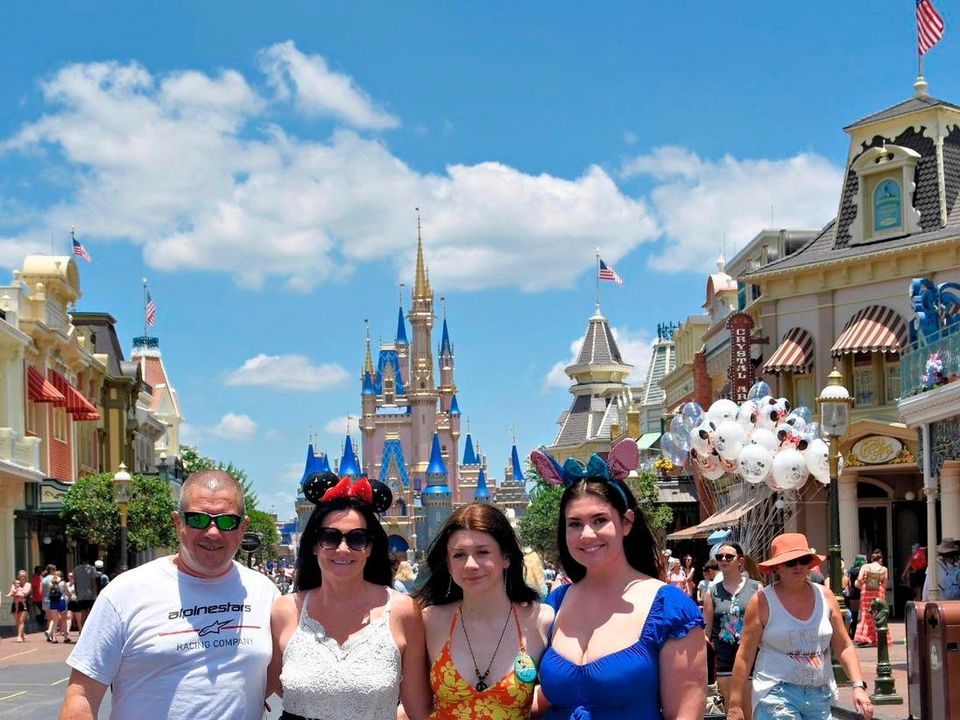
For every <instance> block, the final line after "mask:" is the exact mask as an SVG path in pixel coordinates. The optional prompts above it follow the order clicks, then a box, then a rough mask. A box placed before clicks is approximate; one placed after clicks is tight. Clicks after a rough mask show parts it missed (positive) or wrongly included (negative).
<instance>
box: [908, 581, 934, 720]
mask: <svg viewBox="0 0 960 720" xmlns="http://www.w3.org/2000/svg"><path fill="white" fill-rule="evenodd" d="M927 605H929V603H927V602H921V601H919V600H914V601H911V602H908V603H907V605H906V608H904V615H903V625H904V628H905V629H906V631H907V712H908V717H909V718H910V720H931V717H930V707H929V706H928V704H927V701H928V699H929V698H928V697H927V693H926V692H924V688H926V687H927V686H928V685H929V684H930V663H929V660H930V652H929V645H928V644H927V624H926V622H925V621H924V615H923V610H924V608H925V607H926V606H927Z"/></svg>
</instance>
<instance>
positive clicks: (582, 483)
mask: <svg viewBox="0 0 960 720" xmlns="http://www.w3.org/2000/svg"><path fill="white" fill-rule="evenodd" d="M613 483H616V487H614V486H613ZM617 488H619V490H622V491H623V494H622V495H621V494H620V492H619V491H618V489H617ZM587 495H594V496H596V497H598V498H600V499H602V500H605V501H606V502H607V503H609V504H610V505H612V506H613V509H614V510H616V511H617V513H618V514H619V515H620V521H621V522H623V520H624V519H625V516H626V512H627V510H633V526H632V527H631V528H630V532H628V533H627V534H626V535H625V536H624V538H623V552H624V554H626V556H627V563H628V564H629V565H630V567H632V568H633V569H634V570H638V571H639V572H642V573H644V574H645V575H649V576H650V577H655V578H659V577H661V576H662V574H663V571H662V568H661V565H660V561H659V557H660V552H659V548H658V547H657V541H656V539H655V538H654V537H653V532H651V530H650V526H649V525H647V519H646V518H645V517H644V515H643V512H642V511H641V510H640V508H638V507H637V500H636V498H634V496H633V493H632V492H630V488H629V487H627V485H626V483H622V482H620V481H618V480H614V481H612V482H606V481H603V480H591V479H590V478H585V479H583V480H578V481H577V482H575V483H573V484H572V485H570V486H568V487H567V489H566V490H564V491H563V495H561V496H560V516H559V518H558V522H557V551H558V553H559V555H560V564H561V565H562V566H563V571H564V572H565V573H566V574H567V577H568V578H570V580H571V581H573V582H578V581H580V580H582V579H583V578H584V577H586V574H587V569H586V568H585V567H584V566H583V565H581V564H580V563H578V562H577V561H576V560H574V559H573V556H572V555H571V554H570V549H569V548H568V547H567V506H568V505H569V504H570V503H571V502H572V501H573V500H576V499H577V498H580V497H585V496H587ZM624 499H626V502H624Z"/></svg>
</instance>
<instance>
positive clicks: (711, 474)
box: [700, 462, 727, 480]
mask: <svg viewBox="0 0 960 720" xmlns="http://www.w3.org/2000/svg"><path fill="white" fill-rule="evenodd" d="M726 472H727V471H726V470H724V469H723V468H722V467H721V466H720V463H719V462H718V463H717V465H716V467H712V468H710V469H707V468H701V469H700V473H701V474H702V475H703V476H704V477H705V478H706V479H707V480H719V479H720V478H722V477H723V476H724V474H725V473H726Z"/></svg>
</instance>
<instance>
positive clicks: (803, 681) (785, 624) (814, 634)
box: [753, 582, 837, 706]
mask: <svg viewBox="0 0 960 720" xmlns="http://www.w3.org/2000/svg"><path fill="white" fill-rule="evenodd" d="M807 584H808V585H809V586H810V587H811V588H812V589H813V594H814V605H813V612H812V613H811V614H810V617H809V618H806V619H805V620H799V619H797V618H795V617H794V616H793V615H791V614H790V613H789V612H787V610H786V608H784V607H783V604H782V603H781V602H780V598H779V597H777V593H776V590H775V589H774V588H775V587H776V586H775V585H774V586H771V587H768V588H764V589H763V590H761V591H760V592H762V593H763V596H764V597H765V598H766V599H767V604H768V606H769V607H770V618H769V620H767V624H766V626H765V627H764V628H763V635H762V637H761V638H760V650H759V652H758V653H757V660H756V663H755V664H754V668H753V704H754V706H756V704H757V703H758V702H760V698H762V697H763V696H764V695H766V694H767V693H768V692H769V691H770V689H771V688H772V687H773V686H774V685H776V684H777V683H779V682H787V683H793V684H794V685H810V686H819V687H829V688H830V689H831V691H833V693H834V694H836V690H837V685H836V681H835V680H834V678H833V665H832V663H831V658H830V641H831V639H832V638H833V626H832V625H831V624H830V608H829V606H828V605H827V602H826V600H824V597H823V589H822V587H821V586H818V585H815V584H813V583H812V582H808V583H807Z"/></svg>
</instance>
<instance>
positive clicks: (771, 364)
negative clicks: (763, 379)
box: [763, 327, 813, 373]
mask: <svg viewBox="0 0 960 720" xmlns="http://www.w3.org/2000/svg"><path fill="white" fill-rule="evenodd" d="M812 366H813V337H812V336H811V335H810V333H808V332H807V331H806V330H804V329H803V328H796V327H795V328H790V330H789V331H787V334H786V335H784V336H783V339H782V340H781V341H780V346H779V347H778V348H777V349H776V351H775V352H774V353H773V355H771V356H770V359H769V360H767V362H765V363H764V364H763V370H764V372H768V373H781V372H787V371H790V372H795V373H805V372H809V370H810V368H811V367H812Z"/></svg>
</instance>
